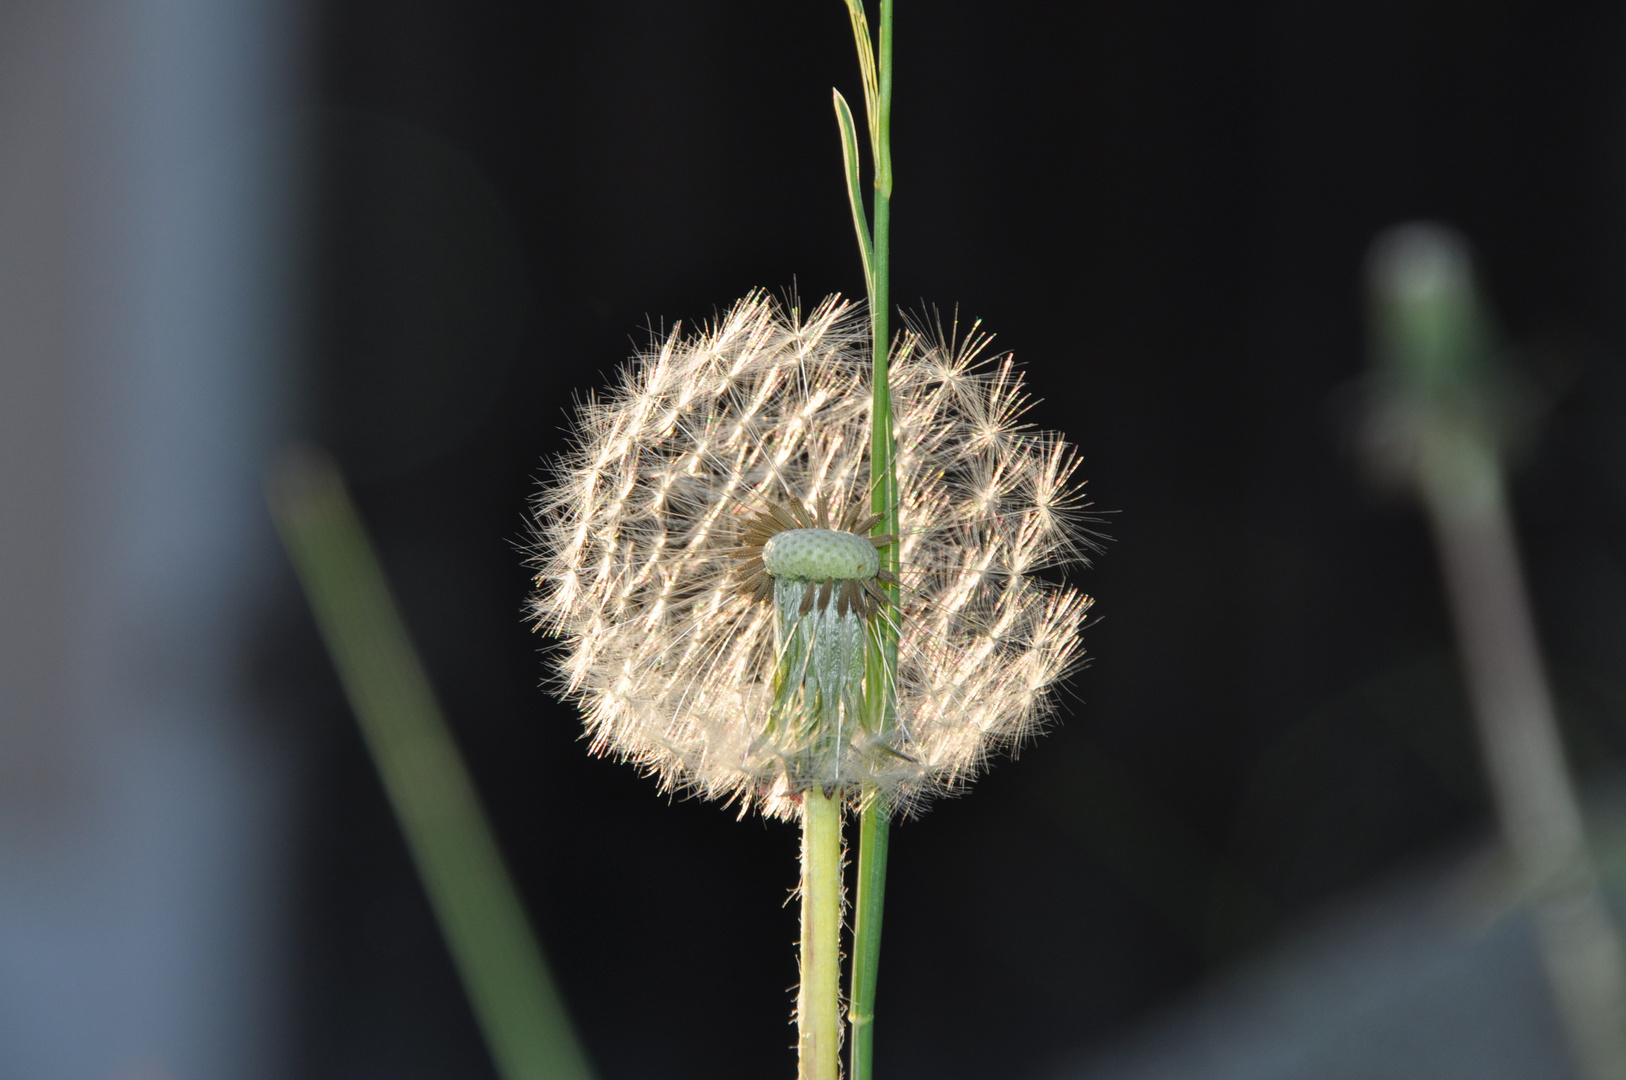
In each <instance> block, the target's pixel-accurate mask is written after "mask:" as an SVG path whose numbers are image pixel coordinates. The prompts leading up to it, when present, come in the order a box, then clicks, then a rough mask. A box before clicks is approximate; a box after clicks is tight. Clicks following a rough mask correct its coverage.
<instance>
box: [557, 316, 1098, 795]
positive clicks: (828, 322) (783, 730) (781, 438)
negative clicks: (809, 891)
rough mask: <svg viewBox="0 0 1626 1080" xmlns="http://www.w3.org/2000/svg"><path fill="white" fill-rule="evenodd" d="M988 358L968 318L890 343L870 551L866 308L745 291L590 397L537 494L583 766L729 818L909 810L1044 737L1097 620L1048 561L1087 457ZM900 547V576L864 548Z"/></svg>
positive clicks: (1071, 526) (1085, 539)
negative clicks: (890, 454) (880, 691)
mask: <svg viewBox="0 0 1626 1080" xmlns="http://www.w3.org/2000/svg"><path fill="white" fill-rule="evenodd" d="M987 344H988V339H987V337H986V336H985V335H983V334H982V333H981V332H980V330H979V328H977V327H975V326H974V327H973V328H972V330H971V332H970V333H969V334H968V335H967V336H965V337H964V338H962V339H959V340H956V339H955V337H954V336H953V335H952V334H944V333H943V331H942V328H941V327H940V326H938V327H935V328H930V329H929V328H927V327H925V326H923V325H918V324H911V325H909V326H908V327H907V328H906V330H905V331H904V333H903V334H901V335H900V337H899V341H898V343H897V346H896V351H895V354H894V356H893V358H892V362H891V376H890V384H891V393H892V410H893V420H894V426H895V432H896V461H897V465H898V490H899V498H900V505H899V508H898V510H899V520H900V523H901V524H900V535H899V536H897V537H875V538H871V537H870V536H869V535H868V534H869V532H870V530H871V528H872V526H873V525H874V523H875V520H876V519H875V515H873V514H871V513H870V512H869V510H870V495H871V485H870V475H869V441H870V387H869V374H870V371H869V361H868V355H869V347H870V327H869V323H868V320H867V319H866V318H865V315H864V312H863V309H862V307H861V306H859V305H854V304H849V303H845V302H842V301H840V300H838V299H835V298H831V299H828V300H826V301H824V302H823V303H821V304H820V305H819V306H818V307H817V308H816V309H815V310H813V311H812V312H811V313H809V314H807V315H806V316H805V317H802V316H801V315H800V314H799V313H798V312H796V311H794V310H793V311H786V310H785V309H784V308H783V307H782V306H781V305H779V304H778V303H776V302H775V301H774V300H773V299H772V298H771V297H769V296H767V295H766V294H764V293H760V292H757V293H753V294H751V295H750V296H747V297H746V298H745V299H744V300H741V301H740V302H739V303H738V304H736V305H735V306H734V307H733V309H732V310H730V311H729V312H728V313H727V314H726V315H725V316H723V317H722V318H720V319H719V320H717V321H716V323H715V324H714V325H711V326H709V327H706V328H704V329H703V330H702V331H701V332H700V333H685V332H684V331H683V329H682V327H681V326H680V327H678V328H676V329H674V330H673V331H672V332H671V333H670V334H668V335H667V336H666V337H665V338H664V339H663V340H662V341H660V342H659V344H658V345H657V346H656V347H654V348H652V349H651V350H649V351H648V352H646V353H644V354H641V355H639V356H636V357H634V359H633V361H632V362H631V363H630V364H629V365H628V366H627V367H626V368H625V369H624V370H623V371H622V372H621V374H620V377H619V379H618V380H617V382H616V384H615V386H613V387H612V388H611V389H610V390H608V391H606V392H605V393H603V394H600V395H594V396H590V397H588V398H586V399H585V400H584V401H583V402H582V403H581V405H580V407H579V409H578V416H577V424H576V429H575V431H576V434H575V443H574V445H573V447H572V448H571V449H570V450H569V451H567V452H566V454H565V455H564V456H563V457H562V459H561V460H560V461H559V463H558V465H557V468H556V469H555V471H554V475H553V478H552V479H551V480H550V481H549V482H547V483H546V484H545V485H544V487H543V488H542V490H541V492H540V493H539V494H538V495H537V497H536V499H535V501H534V505H533V512H534V538H533V565H534V566H535V568H536V570H537V575H536V583H537V586H538V588H537V593H536V595H535V598H534V601H533V607H532V612H533V616H534V618H535V621H536V623H537V625H538V626H539V627H540V628H543V629H545V630H547V631H550V632H551V633H552V634H554V635H556V636H557V637H558V638H559V639H560V645H559V647H558V648H557V650H556V651H555V663H556V670H557V677H558V682H559V684H560V688H561V690H562V692H563V693H565V694H566V695H567V696H569V697H571V698H573V699H574V700H576V701H577V702H578V703H579V704H580V706H581V709H582V712H583V715H584V720H585V725H586V732H587V737H588V740H589V745H590V747H591V749H592V750H593V751H594V752H595V753H607V754H613V755H615V756H617V757H620V758H623V759H625V760H628V761H630V762H632V763H634V764H635V765H637V766H639V767H640V768H642V769H644V770H645V771H647V772H649V773H651V774H653V775H654V776H655V777H656V778H657V779H658V781H659V782H660V783H661V785H662V786H663V788H665V789H667V790H673V791H683V792H694V793H698V794H701V795H704V796H706V797H709V798H717V799H721V800H724V801H727V802H733V803H736V804H737V805H739V806H740V808H741V812H742V813H743V812H745V811H747V810H750V809H752V808H759V809H761V810H763V811H764V812H766V813H769V814H773V815H778V816H786V817H789V816H794V815H795V813H796V810H797V802H798V799H799V793H800V792H801V791H802V790H805V789H806V788H807V787H809V786H812V785H813V784H820V785H823V786H824V787H825V788H826V789H827V790H840V791H841V792H843V794H844V795H845V797H847V798H848V799H849V800H853V801H856V800H857V799H858V798H860V797H861V792H864V791H870V792H874V793H876V794H877V795H878V797H880V798H882V799H884V800H886V802H887V803H888V804H889V805H891V806H892V807H893V808H894V809H895V810H899V811H904V812H908V811H911V810H916V809H919V808H920V807H922V806H924V805H925V804H926V803H927V802H928V801H930V800H931V799H932V798H933V797H935V796H938V795H942V794H947V793H952V792H955V791H957V790H960V789H962V788H963V787H964V786H965V785H967V784H968V783H970V782H971V780H973V779H974V778H975V776H976V775H977V773H978V772H979V771H980V770H981V769H982V768H983V767H984V766H985V764H986V762H987V760H988V758H989V756H990V755H991V754H993V753H995V752H996V751H998V750H1001V749H1005V748H1009V747H1011V746H1013V745H1015V744H1016V743H1018V742H1019V741H1021V740H1022V739H1023V738H1025V737H1027V736H1029V735H1031V734H1033V733H1034V732H1036V731H1037V730H1038V728H1039V726H1040V725H1041V724H1042V722H1043V719H1044V717H1045V715H1046V714H1047V712H1048V711H1049V709H1050V707H1051V705H1052V703H1053V699H1054V696H1055V693H1056V690H1057V687H1058V685H1059V683H1060V681H1061V680H1062V679H1063V678H1065V677H1066V675H1067V674H1068V673H1069V671H1070V670H1071V669H1072V668H1073V666H1074V665H1075V664H1076V663H1077V661H1078V659H1079V658H1080V656H1081V648H1080V643H1079V631H1080V628H1081V626H1082V624H1083V620H1084V616H1085V613H1086V612H1087V611H1088V609H1089V606H1090V603H1091V601H1090V599H1089V597H1087V596H1085V595H1083V594H1082V593H1080V592H1078V591H1077V590H1075V589H1073V588H1071V587H1070V586H1067V585H1065V584H1061V583H1059V582H1057V581H1053V580H1050V579H1049V578H1047V577H1045V576H1042V572H1044V571H1049V570H1052V569H1054V568H1057V567H1062V566H1066V565H1068V564H1073V563H1078V562H1080V561H1082V560H1083V558H1084V556H1085V554H1086V553H1087V549H1088V548H1089V547H1090V546H1091V545H1090V539H1089V534H1088V533H1086V532H1085V531H1084V528H1083V525H1084V522H1085V521H1086V520H1087V519H1086V517H1085V513H1086V511H1085V505H1086V504H1085V503H1084V502H1083V499H1082V493H1081V490H1080V485H1079V484H1078V483H1077V481H1076V479H1075V473H1076V469H1077V458H1076V455H1075V453H1074V451H1073V449H1072V447H1070V446H1069V445H1068V444H1067V443H1066V442H1065V441H1064V440H1063V439H1062V438H1061V437H1060V436H1059V435H1056V434H1054V433H1051V432H1044V431H1038V430H1034V429H1032V428H1031V427H1029V426H1027V425H1026V424H1024V423H1023V422H1022V419H1021V418H1022V416H1023V415H1024V413H1025V412H1026V411H1027V409H1028V406H1029V399H1028V397H1027V395H1026V392H1025V390H1024V388H1023V384H1022V378H1021V375H1020V373H1019V372H1018V371H1017V370H1016V368H1015V367H1014V366H1013V365H1012V363H1011V361H1010V360H1009V358H1008V357H1004V358H995V359H992V360H990V359H988V358H985V357H984V355H983V353H984V352H985V351H986V348H987ZM892 544H895V545H896V550H897V553H898V560H899V563H898V565H899V570H898V574H897V577H896V578H895V579H893V578H892V577H891V576H890V575H889V574H888V573H887V571H885V570H883V569H881V568H880V562H879V559H878V557H877V555H876V552H877V551H878V550H879V549H880V548H883V547H887V546H889V545H892ZM894 580H895V581H896V582H898V584H899V586H900V596H901V600H900V606H899V607H896V608H894V607H892V606H890V605H889V604H887V602H886V593H885V591H884V588H883V586H884V585H885V583H886V582H887V581H894ZM882 619H886V620H890V621H891V622H892V623H893V624H894V625H895V626H896V627H897V628H898V636H899V640H898V665H897V672H896V676H895V679H896V681H895V683H894V692H895V701H896V709H895V718H894V719H892V720H891V721H890V722H889V723H887V724H886V725H885V726H884V729H883V728H880V727H877V725H876V724H875V723H870V722H865V720H864V717H863V716H862V715H860V714H861V713H862V711H863V704H862V700H861V698H862V692H861V691H862V686H863V681H864V680H865V679H867V678H870V677H872V676H869V675H865V674H864V663H863V654H864V645H865V641H866V637H865V635H866V634H868V633H871V632H872V631H873V628H874V627H875V626H877V625H878V624H879V621H880V620H882ZM798 642H800V643H801V644H799V645H798V644H797V643H798ZM797 649H801V650H802V651H800V652H798V651H796V650H797ZM787 682H790V683H794V687H793V688H794V689H795V691H796V694H797V695H799V696H797V697H795V709H794V710H793V711H794V712H795V713H796V716H787V715H786V702H788V701H791V698H790V697H788V696H787V694H786V686H787Z"/></svg>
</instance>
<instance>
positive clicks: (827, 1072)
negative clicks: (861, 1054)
mask: <svg viewBox="0 0 1626 1080" xmlns="http://www.w3.org/2000/svg"><path fill="white" fill-rule="evenodd" d="M832 796H833V797H832ZM840 949H841V795H840V793H839V792H834V793H832V794H831V795H826V794H825V793H824V792H823V791H822V790H820V789H819V788H817V787H813V788H809V789H808V790H807V791H806V792H805V793H804V794H803V796H802V956H801V968H802V972H801V975H802V978H801V989H800V990H799V992H798V994H797V998H796V1029H797V1061H798V1069H797V1077H798V1080H836V1078H837V1076H838V1075H839V1074H840V1071H841V953H840Z"/></svg>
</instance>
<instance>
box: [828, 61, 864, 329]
mask: <svg viewBox="0 0 1626 1080" xmlns="http://www.w3.org/2000/svg"><path fill="white" fill-rule="evenodd" d="M830 93H831V94H833V95H834V96H835V106H836V123H838V124H840V125H841V161H842V164H843V165H845V166H846V170H845V171H846V176H847V202H848V203H850V204H851V205H852V208H853V231H854V232H856V233H857V234H858V254H859V256H860V257H862V258H863V260H864V291H865V292H866V293H867V294H868V296H869V302H870V307H871V308H873V307H874V306H875V268H874V266H873V265H871V260H872V258H873V256H872V253H871V250H870V237H869V219H868V217H866V216H865V214H864V188H863V185H862V184H861V183H860V182H859V179H858V133H857V131H855V130H854V127H853V114H852V110H851V109H849V108H848V107H847V99H846V98H844V97H842V96H841V91H840V90H831V91H830Z"/></svg>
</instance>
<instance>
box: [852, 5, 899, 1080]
mask: <svg viewBox="0 0 1626 1080" xmlns="http://www.w3.org/2000/svg"><path fill="white" fill-rule="evenodd" d="M847 11H848V14H849V15H850V16H851V18H852V24H853V39H854V44H855V45H856V46H857V49H858V60H859V70H860V72H861V74H862V76H863V82H864V104H865V110H864V111H865V116H866V118H867V119H868V121H869V123H868V127H869V137H870V160H871V163H872V165H873V167H874V193H875V194H874V204H873V212H872V213H871V215H870V222H872V223H873V226H872V230H873V231H871V232H870V233H869V235H865V225H866V224H867V223H866V222H865V220H864V213H863V203H862V198H861V194H860V192H859V189H858V184H857V169H856V167H855V162H854V161H853V160H852V159H853V157H854V155H853V153H852V150H851V149H850V143H851V134H850V132H851V120H850V119H843V120H842V126H843V136H844V141H843V151H844V155H845V157H846V158H847V174H848V196H849V198H850V200H851V201H852V203H853V219H854V226H855V228H856V229H857V231H858V247H859V254H860V255H861V256H862V258H863V262H864V271H865V274H864V277H865V285H866V286H867V288H868V291H869V309H870V322H871V327H872V330H873V338H872V341H871V346H872V365H873V366H872V375H871V388H872V393H873V395H874V396H873V403H872V406H871V410H870V419H871V427H870V508H871V510H872V511H873V512H874V513H876V514H879V515H880V516H881V520H880V521H879V522H878V523H877V524H876V526H875V532H876V533H877V534H887V535H892V536H898V535H901V533H902V529H901V528H900V527H899V521H898V478H897V464H896V462H895V461H894V459H893V429H892V394H891V389H890V386H889V383H888V373H887V368H888V361H889V358H890V353H891V345H892V328H891V315H892V299H891V273H892V0H881V5H880V27H879V34H878V35H877V36H876V42H875V45H874V46H873V47H872V46H871V38H870V33H869V23H868V19H867V17H866V16H865V13H864V7H863V0H847ZM836 111H837V117H838V119H842V117H843V114H844V113H845V102H842V101H841V100H840V95H839V94H838V95H837V110H836ZM898 547H899V545H897V544H892V545H890V546H888V547H885V548H882V549H881V566H882V567H883V568H884V569H886V570H890V571H891V572H892V573H893V574H894V575H895V574H896V573H897V572H898ZM888 593H889V595H890V597H891V600H892V610H891V611H890V612H882V613H881V615H879V616H878V617H877V619H876V625H875V628H874V629H875V632H874V633H873V634H871V635H870V646H869V655H868V657H867V662H866V668H867V671H866V676H867V677H866V687H867V694H868V701H867V706H868V712H869V721H870V723H871V725H872V726H873V727H874V728H875V729H877V730H880V731H886V730H888V729H889V728H891V726H892V718H893V709H894V697H893V694H894V690H895V686H896V675H897V670H898V622H897V618H896V616H895V613H896V612H897V611H899V610H901V607H900V604H899V600H900V597H899V592H898V589H897V588H896V587H895V586H888ZM873 794H874V793H873V792H866V793H865V798H864V800H863V808H862V810H861V812H860V816H859V828H858V895H857V906H856V910H855V913H854V922H853V955H852V973H851V976H850V978H849V980H848V990H849V993H850V998H851V1000H850V1008H849V1012H848V1018H849V1021H850V1023H851V1025H852V1041H851V1049H850V1053H851V1060H850V1063H849V1068H848V1075H849V1080H870V1076H871V1072H872V1056H873V1046H874V1032H875V1028H874V1021H875V990H876V984H877V980H878V975H879V971H880V958H881V916H882V908H883V904H884V902H885V898H886V857H887V846H888V841H889V838H890V829H891V825H890V822H889V820H888V815H889V808H888V807H887V806H886V805H885V803H884V802H883V801H882V800H880V799H877V798H874V797H873Z"/></svg>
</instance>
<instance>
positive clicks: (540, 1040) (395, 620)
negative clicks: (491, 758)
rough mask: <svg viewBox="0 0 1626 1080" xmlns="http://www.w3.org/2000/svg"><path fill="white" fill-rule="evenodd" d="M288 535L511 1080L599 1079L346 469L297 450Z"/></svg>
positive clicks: (283, 476) (279, 506)
mask: <svg viewBox="0 0 1626 1080" xmlns="http://www.w3.org/2000/svg"><path fill="white" fill-rule="evenodd" d="M269 488H270V491H269V495H270V501H271V508H272V512H273V514H274V516H275V517H276V521H277V529H278V531H279V532H280V533H281V535H282V541H283V544H284V545H285V546H286V548H287V550H288V555H289V557H290V558H291V559H292V561H293V564H294V567H295V569H296V570H297V572H298V574H299V579H300V582H301V583H302V584H303V586H304V589H305V595H306V597H307V598H308V599H309V601H310V605H311V609H312V611H313V612H314V613H315V616H316V623H317V626H318V628H319V629H320V631H321V634H322V639H323V641H324V642H325V643H326V644H327V648H328V652H329V654H330V655H331V656H332V658H333V664H334V666H335V667H336V668H337V669H338V672H339V678H340V680H341V681H342V682H343V684H344V691H345V694H346V696H347V697H348V698H349V700H350V705H351V707H352V708H353V709H354V710H355V713H356V719H357V721H358V722H359V723H360V725H361V731H362V735H363V736H364V737H365V739H366V743H367V748H368V750H369V751H370V752H371V754H372V757H373V762H374V764H375V765H376V766H377V768H378V774H379V777H380V779H382V781H383V784H384V790H385V793H386V794H387V795H388V797H389V801H390V805H391V806H392V807H393V808H394V811H395V815H396V819H397V820H398V821H399V822H400V824H401V831H402V833H403V834H404V835H405V837H406V842H407V847H408V849H409V851H410V852H411V854H412V859H413V862H414V863H415V864H416V866H417V869H418V874H419V876H420V877H421V879H422V880H423V884H424V889H425V891H426V892H427V893H428V894H429V901H430V904H431V906H432V907H433V909H434V912H435V917H436V919H437V920H438V921H439V923H440V928H441V932H442V933H443V934H444V935H445V939H446V944H447V947H448V949H449V951H450V952H451V955H452V960H453V962H454V963H455V964H456V966H457V971H458V974H459V976H460V977H461V978H462V981H463V988H464V990H465V992H466V993H467V994H468V997H469V1003H470V1005H471V1006H472V1007H473V1010H474V1014H475V1018H476V1019H477V1020H478V1022H479V1025H480V1029H481V1031H482V1032H483V1033H484V1035H485V1039H486V1044H487V1046H488V1047H489V1048H490V1051H491V1056H492V1059H493V1061H494V1062H495V1064H496V1066H497V1072H498V1074H499V1075H500V1076H501V1077H502V1078H503V1080H590V1078H591V1076H592V1070H591V1069H590V1067H589V1066H588V1063H587V1058H586V1056H585V1054H584V1053H583V1052H582V1049H581V1047H580V1045H579V1044H578V1042H577V1040H576V1035H575V1032H574V1030H573V1028H572V1026H571V1023H570V1019H569V1017H568V1016H567V1014H566V1012H565V1007H564V1003H563V1001H562V1000H561V998H560V996H559V993H558V990H557V989H556V988H555V987H554V984H553V980H552V978H551V976H550V975H549V973H548V969H547V964H546V961H545V960H544V959H543V956H542V952H541V949H540V948H539V947H538V945H537V942H536V939H535V937H534V936H533V935H532V934H531V930H530V927H529V925H528V924H527V922H526V919H525V913H524V910H523V908H522V907H521V905H520V900H519V895H518V893H517V891H516V890H515V888H514V884H513V882H512V881H511V880H510V878H509V876H508V873H507V871H506V869H505V868H504V866H503V862H502V856H501V854H500V852H499V851H498V848H497V843H496V840H495V838H494V837H493V835H492V832H491V828H490V826H489V825H488V824H487V822H486V819H485V815H484V813H483V812H482V810H481V808H480V803H479V799H478V797H477V795H476V793H475V790H474V784H473V782H472V781H471V779H470V778H469V774H468V770H467V769H466V768H465V767H464V764H463V759H462V756H461V755H460V754H459V753H458V750H457V746H456V744H455V743H454V742H453V740H452V735H451V732H450V731H449V730H448V728H447V726H446V722H445V720H444V718H443V717H442V715H441V712H440V707H439V706H438V704H437V703H436V701H435V696H434V692H433V690H432V689H431V688H430V685H429V680H428V678H427V676H426V675H425V674H424V670H423V667H422V665H421V664H420V663H419V661H418V658H417V655H416V653H415V652H414V650H413V648H412V643H411V641H410V640H409V639H408V637H407V632H406V628H405V626H404V625H403V624H402V621H401V617H400V615H399V613H398V612H397V610H396V607H395V603H394V601H393V600H392V599H391V597H390V593H389V588H388V586H387V585H386V583H385V580H384V574H383V571H382V569H381V568H380V566H379V563H378V559H377V557H376V555H375V554H374V552H373V548H372V545H371V544H370V543H369V541H368V539H367V535H366V533H365V531H364V530H363V528H362V524H361V520H360V518H359V517H358V516H357V514H356V511H355V507H354V506H353V505H352V503H351V501H350V497H349V495H348V494H347V493H346V491H345V488H344V484H343V481H342V480H341V479H340V477H339V474H338V471H337V469H336V468H335V467H334V465H333V464H332V462H331V461H330V460H329V459H328V458H327V457H326V456H325V455H322V454H320V453H319V452H317V451H314V450H309V449H300V450H295V451H291V452H290V453H288V454H287V455H285V456H284V458H283V460H282V461H281V462H280V463H279V464H278V465H277V466H276V468H275V469H274V471H273V473H272V475H271V479H270V485H269Z"/></svg>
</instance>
